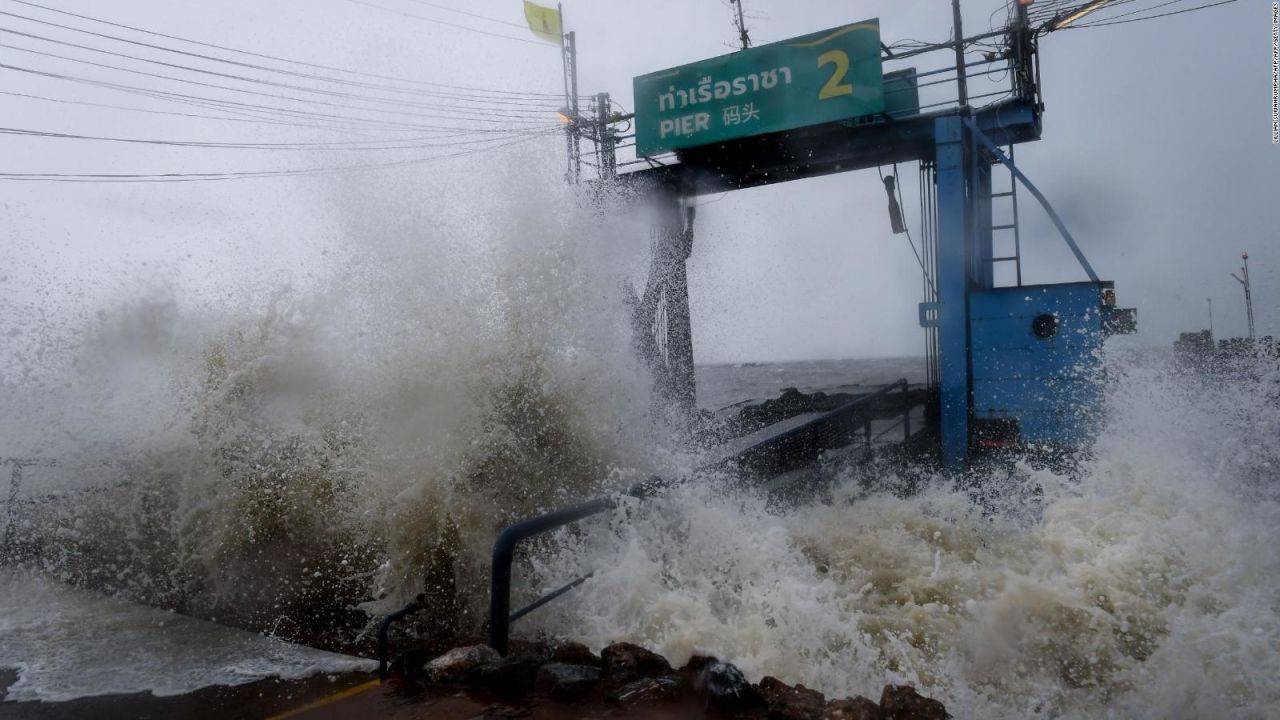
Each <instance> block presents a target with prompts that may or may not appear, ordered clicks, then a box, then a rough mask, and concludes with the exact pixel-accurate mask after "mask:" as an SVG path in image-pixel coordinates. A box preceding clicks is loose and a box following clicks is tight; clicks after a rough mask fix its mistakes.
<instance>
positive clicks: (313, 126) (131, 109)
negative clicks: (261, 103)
mask: <svg viewBox="0 0 1280 720" xmlns="http://www.w3.org/2000/svg"><path fill="white" fill-rule="evenodd" d="M0 95H9V96H10V97H19V98H23V99H26V100H40V101H43V102H51V103H64V104H68V105H85V106H88V107H100V108H106V109H109V110H121V111H126V112H139V113H147V114H151V115H171V116H175V117H187V118H194V119H198V120H218V121H222V122H239V123H255V124H260V125H279V126H283V127H298V128H309V129H313V130H343V131H350V130H361V131H367V130H369V129H370V128H367V127H364V128H362V127H357V126H352V125H339V126H331V125H316V124H306V123H293V122H287V121H284V120H271V119H267V118H263V117H258V116H252V115H248V116H246V115H245V114H244V111H236V110H229V109H225V108H214V109H215V110H216V111H217V112H223V113H236V114H239V115H241V117H233V116H231V115H226V116H223V115H202V114H200V113H184V112H173V111H170V110H155V109H151V108H139V107H129V106H127V105H112V104H109V103H98V102H90V101H88V100H70V99H67V98H54V97H48V96H45V95H32V94H30V93H20V92H11V91H8V90H0ZM162 99H163V98H162ZM192 104H194V105H196V106H197V107H206V104H204V103H192ZM391 130H394V131H396V132H411V131H412V132H419V130H418V129H416V128H391ZM459 134H466V133H460V132H452V131H450V133H449V134H446V135H442V136H437V137H452V136H453V135H459Z"/></svg>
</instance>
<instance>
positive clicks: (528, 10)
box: [524, 0, 561, 45]
mask: <svg viewBox="0 0 1280 720" xmlns="http://www.w3.org/2000/svg"><path fill="white" fill-rule="evenodd" d="M524 17H525V19H526V20H528V21H529V29H530V30H532V31H533V34H534V35H537V36H538V37H540V38H542V39H543V40H546V41H547V42H549V43H554V44H556V45H560V44H561V37H560V11H559V10H556V9H555V8H548V7H542V6H541V5H534V4H533V3H531V2H529V0H525V3H524Z"/></svg>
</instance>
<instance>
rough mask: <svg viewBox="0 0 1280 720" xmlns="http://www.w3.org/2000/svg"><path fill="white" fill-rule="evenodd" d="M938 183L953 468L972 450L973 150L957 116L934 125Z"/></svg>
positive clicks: (941, 318) (947, 434)
mask: <svg viewBox="0 0 1280 720" xmlns="http://www.w3.org/2000/svg"><path fill="white" fill-rule="evenodd" d="M934 140H935V143H936V155H935V160H934V162H935V163H936V176H937V182H938V273H937V283H938V355H939V363H938V365H939V367H938V373H939V376H938V381H939V386H940V387H939V389H940V392H941V398H940V399H941V426H940V427H939V431H940V435H941V441H942V462H943V464H945V465H947V466H949V467H955V466H958V465H959V464H961V463H963V462H964V459H965V457H966V455H967V454H968V451H969V306H968V301H969V278H970V274H969V253H968V248H969V245H970V236H971V232H970V226H971V213H970V207H969V195H968V190H967V186H968V182H967V181H968V177H967V176H968V175H969V170H970V167H971V164H970V162H969V161H970V157H969V156H970V153H967V152H966V148H965V133H964V124H963V120H962V118H961V117H960V115H958V114H953V115H948V116H946V117H940V118H937V120H936V121H935V126H934Z"/></svg>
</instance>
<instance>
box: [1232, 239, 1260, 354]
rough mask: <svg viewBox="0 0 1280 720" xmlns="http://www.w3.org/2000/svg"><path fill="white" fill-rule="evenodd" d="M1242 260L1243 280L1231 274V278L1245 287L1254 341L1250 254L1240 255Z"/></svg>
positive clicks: (1250, 335) (1245, 300)
mask: <svg viewBox="0 0 1280 720" xmlns="http://www.w3.org/2000/svg"><path fill="white" fill-rule="evenodd" d="M1240 259H1241V260H1244V267H1243V268H1241V269H1240V272H1241V274H1243V275H1244V277H1243V278H1241V277H1240V276H1238V275H1236V274H1235V273H1231V277H1233V278H1235V279H1236V281H1237V282H1239V283H1240V284H1241V285H1243V286H1244V309H1245V313H1246V314H1247V315H1248V316H1249V339H1250V340H1253V337H1254V333H1253V288H1252V287H1250V286H1249V253H1247V252H1242V253H1240Z"/></svg>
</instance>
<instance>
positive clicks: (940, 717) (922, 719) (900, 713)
mask: <svg viewBox="0 0 1280 720" xmlns="http://www.w3.org/2000/svg"><path fill="white" fill-rule="evenodd" d="M880 710H881V711H882V712H883V713H884V720H946V718H949V717H951V716H950V715H948V714H947V708H946V706H944V705H943V704H942V703H940V702H938V701H937V700H934V699H932V698H927V697H924V696H923V695H921V694H920V693H918V692H916V689H915V688H913V687H911V686H910V685H885V686H884V692H883V693H881V694H880Z"/></svg>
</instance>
